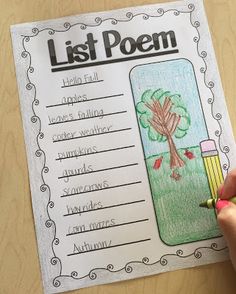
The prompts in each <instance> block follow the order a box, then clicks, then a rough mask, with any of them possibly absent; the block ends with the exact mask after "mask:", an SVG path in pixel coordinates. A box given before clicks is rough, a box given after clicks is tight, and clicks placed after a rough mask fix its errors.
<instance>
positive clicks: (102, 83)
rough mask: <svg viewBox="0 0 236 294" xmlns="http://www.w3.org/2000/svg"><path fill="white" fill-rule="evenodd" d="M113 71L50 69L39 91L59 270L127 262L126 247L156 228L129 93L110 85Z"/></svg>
mask: <svg viewBox="0 0 236 294" xmlns="http://www.w3.org/2000/svg"><path fill="white" fill-rule="evenodd" d="M111 71H112V69H104V70H103V69H100V70H96V71H95V70H94V69H92V70H89V69H86V70H84V69H83V70H80V71H76V75H75V73H74V72H73V71H72V72H71V73H69V72H67V73H66V74H65V72H63V73H60V74H56V75H55V74H51V75H52V80H49V79H48V81H47V82H48V85H45V87H40V88H42V93H39V94H38V95H42V97H44V98H45V100H44V101H45V104H44V105H43V103H40V105H39V106H38V108H39V107H40V108H41V109H40V110H39V111H41V113H42V115H45V119H44V120H43V121H42V130H45V131H43V133H44V139H43V140H42V143H41V144H42V148H43V150H45V154H46V158H47V157H50V159H48V165H47V166H48V168H49V172H48V173H47V177H45V181H46V182H47V183H48V185H49V186H50V189H51V201H52V202H53V203H54V204H55V205H54V207H53V208H52V209H50V216H51V218H52V219H54V220H57V221H56V222H57V224H59V225H58V232H57V236H58V239H59V240H60V243H59V244H58V245H57V246H56V247H55V250H56V255H57V256H60V259H61V260H62V263H63V264H64V270H65V273H68V272H69V273H71V272H73V271H76V272H78V274H79V275H80V276H83V275H86V274H87V273H88V272H89V271H90V270H92V269H93V268H94V267H99V266H103V267H104V266H106V265H107V264H113V263H114V255H118V256H120V257H121V256H122V259H123V260H120V261H119V263H120V264H119V265H122V264H124V263H125V264H126V263H127V262H128V261H129V259H130V248H132V252H133V259H135V258H136V259H137V258H138V256H139V255H140V250H141V251H142V250H143V248H147V247H150V244H151V240H152V239H153V235H154V234H156V231H155V230H156V226H155V225H154V224H155V218H154V213H153V214H152V215H150V211H152V210H153V208H152V202H151V198H150V197H146V196H145V195H149V185H148V183H147V176H146V168H145V165H144V162H143V153H142V148H141V144H140V140H139V132H138V128H137V123H136V117H135V115H134V114H132V112H131V110H132V107H133V101H132V96H131V95H130V93H128V92H125V91H124V89H123V88H122V89H121V88H120V87H119V81H117V87H109V85H111V83H112V80H111V78H113V77H112V76H111V75H110V76H109V72H111ZM42 76H43V75H42ZM42 83H44V84H45V81H42ZM50 85H51V86H50ZM54 85H55V86H54ZM54 87H55V88H54ZM57 92H58V93H59V94H58V96H57V95H55V93H57ZM52 93H53V94H52ZM52 95H53V98H52ZM48 101H50V102H51V103H50V104H49V103H48ZM44 143H45V146H43V145H44ZM52 154H53V156H52ZM56 206H57V207H60V209H55V208H56ZM150 248H151V247H150ZM57 252H58V253H57ZM119 259H120V258H119ZM81 264H83V267H81V266H79V265H81ZM76 265H78V266H76Z"/></svg>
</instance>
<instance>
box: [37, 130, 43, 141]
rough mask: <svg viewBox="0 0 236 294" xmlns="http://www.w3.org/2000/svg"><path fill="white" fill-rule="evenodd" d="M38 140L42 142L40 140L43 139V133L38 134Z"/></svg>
mask: <svg viewBox="0 0 236 294" xmlns="http://www.w3.org/2000/svg"><path fill="white" fill-rule="evenodd" d="M38 138H39V139H41V140H42V139H43V138H44V133H43V132H40V133H39V134H38Z"/></svg>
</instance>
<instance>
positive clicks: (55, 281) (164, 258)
mask: <svg viewBox="0 0 236 294" xmlns="http://www.w3.org/2000/svg"><path fill="white" fill-rule="evenodd" d="M187 7H188V10H178V9H168V10H164V9H163V8H159V9H157V11H156V13H157V14H156V15H150V14H147V13H137V14H133V13H132V12H127V13H126V19H119V20H118V19H115V18H106V19H102V18H100V17H96V18H95V19H94V22H95V23H93V24H85V23H80V22H78V23H74V24H71V23H69V22H65V23H64V25H63V27H64V29H63V30H56V29H52V28H44V29H38V28H36V27H34V28H33V29H32V33H33V34H31V35H21V36H22V47H23V51H22V53H21V57H22V58H28V59H29V64H28V68H27V70H26V76H27V81H28V82H27V84H26V86H25V88H26V90H28V91H33V101H32V105H31V106H32V113H33V115H32V117H31V121H32V123H38V134H37V136H36V144H37V148H38V149H37V150H36V152H35V156H36V157H42V158H43V165H42V170H41V180H42V184H41V186H40V191H41V192H46V191H47V192H48V203H47V206H46V213H47V218H48V219H47V220H46V222H45V226H46V227H47V228H51V227H52V228H53V240H52V242H51V249H52V255H53V257H52V258H51V260H50V263H51V265H57V264H59V273H58V275H57V276H56V277H54V278H53V280H52V284H53V286H54V287H60V286H61V281H60V279H62V278H73V279H74V280H81V279H84V278H86V277H88V278H89V279H90V280H95V279H96V278H97V273H96V272H97V271H108V272H110V273H117V272H121V271H125V272H126V273H131V272H132V271H133V265H135V264H144V265H146V266H153V265H156V264H160V265H162V266H166V265H167V264H168V257H170V256H177V257H179V258H188V257H191V256H193V257H195V258H197V259H199V258H201V257H202V252H201V251H202V250H204V249H208V250H213V251H224V250H226V249H227V247H222V248H218V246H217V244H216V243H212V244H211V245H210V246H209V247H199V248H197V249H195V250H194V252H192V253H190V254H187V255H184V252H183V251H182V250H181V249H180V250H177V251H176V253H173V254H165V255H163V256H162V257H161V258H160V259H159V260H158V261H156V262H153V263H149V259H148V257H144V258H143V259H142V260H141V261H130V262H128V263H127V264H126V265H125V266H124V267H122V268H120V269H116V270H115V269H114V265H112V264H109V265H108V266H107V267H106V268H95V269H92V270H91V271H90V272H89V273H88V274H87V275H84V276H82V277H78V272H76V271H73V272H71V274H70V275H62V262H61V260H60V258H59V257H57V256H56V254H55V250H54V246H56V245H58V244H59V242H60V241H59V239H58V238H57V234H56V224H55V222H54V221H53V220H52V219H51V217H50V213H49V209H52V208H53V207H54V203H53V201H51V190H50V187H49V186H48V184H46V182H45V180H44V174H45V173H47V172H48V171H49V168H48V167H47V165H46V164H47V161H46V154H45V152H44V151H43V150H42V149H41V147H40V140H42V139H43V138H44V134H43V132H42V127H41V120H40V118H39V116H37V114H36V111H35V107H36V106H38V105H39V103H40V102H39V100H38V99H37V89H36V86H35V85H34V84H33V83H32V82H31V79H30V74H31V73H33V72H34V68H33V67H32V58H31V54H30V52H29V51H27V49H26V46H25V43H26V42H29V41H30V39H31V38H33V37H36V36H37V35H38V34H39V33H40V32H43V31H48V34H49V35H53V34H55V33H60V32H66V31H68V30H69V29H70V28H72V27H74V26H80V29H81V30H86V29H87V28H88V27H96V26H99V25H101V24H102V23H104V22H108V21H110V23H111V24H112V25H116V24H117V23H120V22H129V21H131V20H132V19H134V18H136V17H138V16H142V18H143V19H144V20H148V19H149V18H155V17H161V16H163V15H164V14H166V13H171V12H172V13H173V15H174V16H178V15H180V14H183V13H185V14H189V15H190V24H191V25H192V26H193V27H194V28H195V29H196V32H197V36H195V37H194V39H193V41H194V42H195V43H196V46H197V53H198V55H199V57H200V58H201V59H202V60H203V62H204V65H205V67H201V69H200V71H201V73H203V74H204V84H205V86H206V87H207V88H208V89H209V90H210V92H211V95H212V97H211V98H209V99H208V103H209V104H210V105H211V115H212V117H213V118H214V120H216V121H217V123H218V125H219V129H218V130H216V131H215V135H216V136H217V137H218V145H219V148H220V151H221V152H222V153H223V154H224V155H225V157H226V160H227V163H225V164H223V169H224V170H225V171H226V172H228V169H229V167H230V160H229V157H228V155H227V153H228V152H229V151H230V149H229V147H228V146H222V144H221V135H222V126H221V123H220V121H221V119H222V115H221V114H220V113H216V114H214V109H213V106H214V101H215V95H214V91H213V88H214V82H213V81H207V77H206V73H207V70H208V67H207V62H206V57H207V52H206V51H201V50H200V48H199V43H200V39H201V37H200V32H199V26H200V23H199V22H198V21H193V17H192V13H193V11H194V10H195V6H194V4H188V6H187Z"/></svg>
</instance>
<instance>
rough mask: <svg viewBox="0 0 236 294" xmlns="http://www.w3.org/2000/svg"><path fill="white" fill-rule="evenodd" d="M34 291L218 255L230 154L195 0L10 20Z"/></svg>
mask: <svg viewBox="0 0 236 294" xmlns="http://www.w3.org/2000/svg"><path fill="white" fill-rule="evenodd" d="M11 34H12V42H13V51H14V58H15V64H16V75H17V81H18V87H19V96H20V104H21V113H22V120H23V126H24V135H25V144H26V150H27V158H28V167H29V177H30V187H31V195H32V206H33V212H34V219H35V228H36V234H37V241H38V252H39V258H40V263H41V271H42V279H43V285H44V291H45V293H57V292H63V291H67V290H72V289H77V288H82V287H87V286H92V285H97V284H103V283H110V282H114V281H120V280H126V279H131V278H136V277H141V276H146V275H152V274H157V273H160V272H164V271H170V270H176V269H181V268H186V267H192V266H197V265H201V264H207V263H212V262H217V261H222V260H225V259H227V258H228V252H227V248H226V245H225V242H224V240H223V237H222V235H221V233H220V231H219V228H218V226H217V222H216V215H215V212H214V211H213V210H211V211H209V210H207V209H203V208H199V203H200V202H202V201H204V200H206V199H208V198H211V197H213V198H214V197H216V193H217V188H218V187H219V185H220V184H221V183H222V182H223V178H224V177H225V176H226V175H227V173H228V172H229V170H230V168H231V167H233V166H235V165H236V162H235V158H236V156H235V143H234V139H233V135H232V130H231V126H230V122H229V117H228V114H227V110H226V105H225V101H224V98H223V97H224V95H223V91H222V86H221V82H220V78H219V74H218V70H217V65H216V60H215V55H214V51H213V47H212V42H211V38H210V34H209V30H208V24H207V20H206V16H205V12H204V8H203V3H202V1H197V0H192V1H178V2H173V3H163V4H156V5H148V6H141V7H133V8H126V9H121V10H115V11H108V12H97V13H91V14H84V15H76V16H71V17H65V18H60V19H54V20H48V21H38V22H34V23H27V24H19V25H14V26H12V27H11Z"/></svg>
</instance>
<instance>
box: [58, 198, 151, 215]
mask: <svg viewBox="0 0 236 294" xmlns="http://www.w3.org/2000/svg"><path fill="white" fill-rule="evenodd" d="M141 202H145V199H142V200H136V201H131V202H125V203H119V204H114V205H109V206H104V207H100V208H95V209H91V210H85V211H76V212H72V213H67V214H64V215H63V216H72V215H74V214H82V213H86V212H91V211H97V210H102V209H109V208H114V207H119V206H125V205H130V204H136V203H141Z"/></svg>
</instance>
